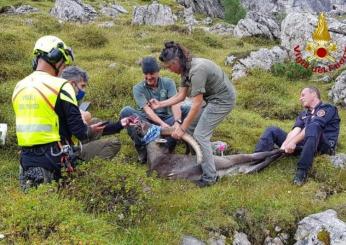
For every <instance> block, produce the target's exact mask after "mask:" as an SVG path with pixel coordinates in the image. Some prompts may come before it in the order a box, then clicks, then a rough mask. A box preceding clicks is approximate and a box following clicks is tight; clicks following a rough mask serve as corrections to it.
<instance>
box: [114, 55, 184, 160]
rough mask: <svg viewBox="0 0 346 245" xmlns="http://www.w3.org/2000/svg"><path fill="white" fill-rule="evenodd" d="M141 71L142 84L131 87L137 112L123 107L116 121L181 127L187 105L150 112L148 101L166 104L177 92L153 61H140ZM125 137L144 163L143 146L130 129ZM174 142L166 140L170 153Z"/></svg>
mask: <svg viewBox="0 0 346 245" xmlns="http://www.w3.org/2000/svg"><path fill="white" fill-rule="evenodd" d="M142 71H143V74H144V80H143V81H141V82H139V83H137V84H136V85H135V86H133V96H134V99H135V101H136V104H137V109H134V108H132V107H130V106H126V107H124V108H123V109H122V110H121V112H120V117H121V118H124V117H128V116H131V115H137V116H139V117H140V118H141V119H142V120H146V121H148V122H150V123H153V124H156V125H159V126H161V127H170V126H172V125H174V124H175V123H180V124H181V123H182V120H183V119H184V118H185V117H186V115H187V114H188V112H189V110H190V106H189V105H184V106H181V104H177V105H174V106H172V107H164V108H159V109H156V110H153V109H151V108H150V106H149V105H148V102H149V101H150V100H151V99H156V100H158V101H162V100H167V99H169V98H171V97H172V96H174V95H175V94H176V93H177V89H176V86H175V83H174V81H173V80H171V79H169V78H166V77H160V67H159V65H158V64H157V62H156V59H155V58H154V57H144V58H143V60H142ZM128 134H129V135H130V137H131V138H132V140H133V141H134V143H135V147H136V150H137V152H138V155H139V161H140V162H142V163H145V162H146V148H145V144H144V143H143V142H141V140H140V138H139V137H138V135H137V133H136V130H134V128H132V127H129V128H128ZM175 145H176V141H175V140H174V139H173V138H169V139H168V142H167V144H166V146H167V147H168V149H169V150H170V151H172V150H173V149H174V147H175Z"/></svg>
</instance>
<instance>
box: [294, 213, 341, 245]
mask: <svg viewBox="0 0 346 245" xmlns="http://www.w3.org/2000/svg"><path fill="white" fill-rule="evenodd" d="M294 239H295V240H296V241H297V242H296V243H295V245H306V244H308V245H309V244H311V245H312V244H321V245H322V244H333V245H341V244H346V223H345V222H343V221H341V220H340V219H338V218H337V213H336V212H335V211H334V210H332V209H329V210H326V211H324V212H322V213H317V214H312V215H310V216H308V217H306V218H304V219H303V220H301V221H300V222H299V223H298V229H297V231H296V234H295V236H294ZM323 240H324V241H323ZM327 241H328V242H327Z"/></svg>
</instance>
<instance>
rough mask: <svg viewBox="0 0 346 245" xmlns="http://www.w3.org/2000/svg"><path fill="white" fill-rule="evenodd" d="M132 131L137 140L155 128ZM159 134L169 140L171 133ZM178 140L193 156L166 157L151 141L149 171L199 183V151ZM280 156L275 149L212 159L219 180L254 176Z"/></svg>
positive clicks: (187, 138) (139, 127)
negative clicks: (245, 175) (239, 174)
mask: <svg viewBox="0 0 346 245" xmlns="http://www.w3.org/2000/svg"><path fill="white" fill-rule="evenodd" d="M134 127H136V130H137V133H138V134H139V136H141V137H145V135H146V134H147V133H148V131H150V130H149V129H150V128H151V127H158V126H152V125H151V124H150V123H148V122H143V121H138V122H137V123H136V125H135V126H134ZM156 129H158V128H156ZM159 130H160V135H162V136H169V135H171V133H172V131H173V130H174V129H173V128H160V129H159ZM182 140H184V141H185V142H186V143H187V144H188V145H190V146H191V148H192V149H193V150H194V152H195V153H196V155H182V154H170V153H169V152H168V150H167V148H166V147H164V144H162V141H161V140H159V139H151V141H150V142H149V143H148V142H147V143H148V144H147V152H148V157H147V162H148V165H149V171H156V172H157V174H158V176H159V177H163V178H168V179H189V180H197V179H200V178H201V175H202V168H201V165H200V163H201V162H202V152H201V149H200V147H199V145H198V143H197V142H196V140H195V139H194V138H193V137H192V136H191V135H189V134H187V133H185V134H184V135H183V137H182ZM283 154H284V152H283V151H282V150H279V149H277V150H273V151H268V152H259V153H252V154H235V155H226V156H215V155H214V159H215V167H216V170H217V174H218V176H219V177H222V176H225V175H234V174H237V173H245V174H247V173H254V172H257V171H259V170H261V169H263V168H265V167H266V166H268V165H269V164H270V163H271V162H273V161H274V160H276V159H277V158H279V157H280V156H282V155H283Z"/></svg>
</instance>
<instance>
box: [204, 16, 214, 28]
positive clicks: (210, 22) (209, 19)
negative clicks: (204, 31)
mask: <svg viewBox="0 0 346 245" xmlns="http://www.w3.org/2000/svg"><path fill="white" fill-rule="evenodd" d="M202 24H203V25H206V26H210V25H211V24H213V19H212V18H210V17H207V18H205V19H204V20H202Z"/></svg>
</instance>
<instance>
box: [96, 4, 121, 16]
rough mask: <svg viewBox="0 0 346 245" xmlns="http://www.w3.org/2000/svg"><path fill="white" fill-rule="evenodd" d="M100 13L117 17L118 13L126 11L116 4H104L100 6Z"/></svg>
mask: <svg viewBox="0 0 346 245" xmlns="http://www.w3.org/2000/svg"><path fill="white" fill-rule="evenodd" d="M100 13H101V14H103V15H106V16H109V17H117V16H118V15H119V14H127V13H128V11H127V10H126V9H125V8H124V7H122V6H120V5H117V4H110V5H107V4H106V5H104V6H102V7H101V10H100Z"/></svg>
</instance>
